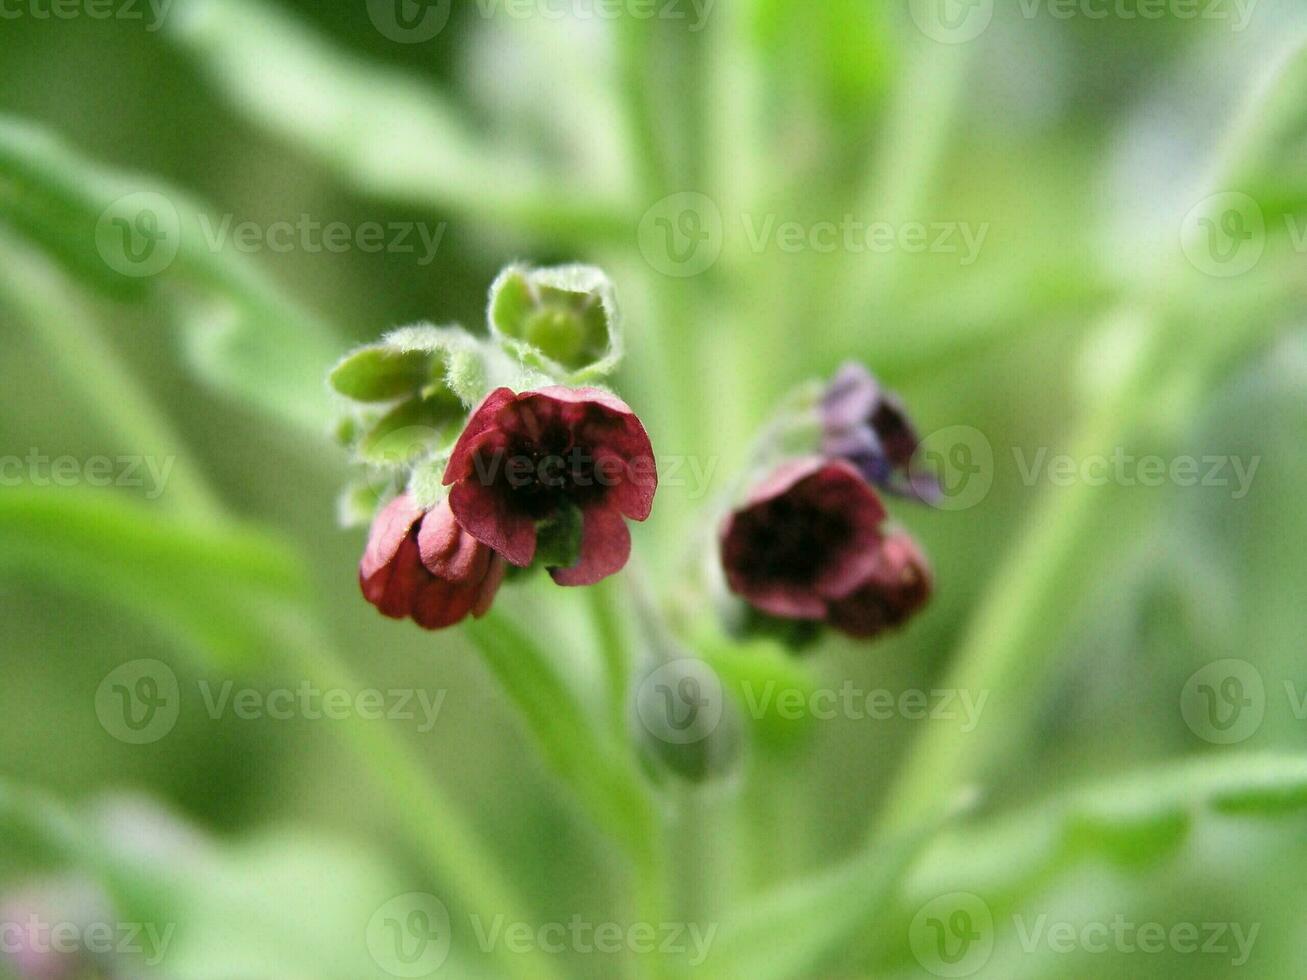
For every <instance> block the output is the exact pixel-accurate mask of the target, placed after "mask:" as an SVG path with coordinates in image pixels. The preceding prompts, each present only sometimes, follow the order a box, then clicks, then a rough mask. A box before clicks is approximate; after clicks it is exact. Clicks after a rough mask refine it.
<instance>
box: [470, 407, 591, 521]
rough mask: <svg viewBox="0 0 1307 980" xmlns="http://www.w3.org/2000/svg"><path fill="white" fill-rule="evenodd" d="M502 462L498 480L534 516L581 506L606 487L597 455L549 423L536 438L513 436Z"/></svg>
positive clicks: (517, 504)
mask: <svg viewBox="0 0 1307 980" xmlns="http://www.w3.org/2000/svg"><path fill="white" fill-rule="evenodd" d="M498 464H499V465H498V473H497V475H496V477H495V480H494V482H495V484H496V485H497V486H498V488H499V489H500V491H501V492H502V493H504V494H505V495H506V496H507V498H508V499H509V500H511V502H512V506H513V507H514V509H516V510H518V511H519V512H520V513H524V514H526V515H527V516H529V517H530V518H531V519H532V520H537V521H539V520H544V519H545V518H548V517H552V516H553V515H554V514H556V513H557V512H558V510H559V508H560V507H563V506H564V505H574V506H578V507H583V506H584V505H585V504H586V502H588V501H589V500H592V499H593V498H594V497H596V496H599V495H602V494H603V492H604V490H605V487H604V477H603V474H601V473H599V472H598V469H597V467H596V465H595V457H594V454H593V453H592V452H591V451H590V449H589V448H588V447H585V446H579V445H577V444H576V442H575V438H574V435H573V433H572V432H571V431H569V430H568V429H567V428H566V427H565V426H561V425H557V426H549V427H547V428H546V429H544V430H543V431H542V432H541V433H540V435H539V437H538V438H536V439H518V440H515V441H514V442H512V443H511V444H510V446H509V448H508V449H507V450H506V451H504V452H503V455H502V459H500V460H498Z"/></svg>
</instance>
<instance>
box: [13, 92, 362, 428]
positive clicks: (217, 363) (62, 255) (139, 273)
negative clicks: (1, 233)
mask: <svg viewBox="0 0 1307 980" xmlns="http://www.w3.org/2000/svg"><path fill="white" fill-rule="evenodd" d="M204 215H205V209H204V208H203V207H202V206H201V205H199V204H197V203H196V202H194V201H192V200H191V198H190V197H189V196H188V195H185V194H183V193H182V192H180V191H178V190H177V189H175V188H173V187H171V186H170V185H168V184H167V183H165V182H164V181H162V180H160V179H158V178H157V177H147V176H131V175H127V174H121V173H116V172H113V171H110V170H107V169H104V168H102V167H99V166H97V165H96V164H93V163H91V162H90V161H88V160H86V159H84V158H82V157H80V156H78V155H77V154H76V153H75V152H73V151H72V150H71V149H69V148H68V147H67V146H66V145H64V144H63V143H62V142H61V141H59V140H57V139H56V138H55V137H53V136H52V135H51V134H49V133H47V132H46V131H44V130H42V129H40V128H38V127H36V126H33V125H30V124H27V123H24V122H21V121H18V120H14V119H11V118H5V117H0V220H4V221H6V222H8V223H10V224H12V226H13V228H14V230H16V231H18V232H19V233H21V234H22V235H24V236H25V237H27V238H30V239H31V240H32V241H34V242H36V243H38V244H39V245H40V246H41V247H43V248H44V249H46V250H47V251H48V252H49V253H50V254H51V255H52V256H53V257H54V258H56V259H58V260H59V261H60V262H62V263H63V264H64V266H65V267H66V268H67V269H68V270H69V272H70V273H72V274H73V275H75V276H76V277H78V278H79V279H80V280H82V281H84V282H86V283H88V284H90V285H93V286H95V288H97V289H99V290H101V291H103V292H106V293H108V294H110V295H113V296H119V297H125V298H132V299H143V298H146V297H148V296H152V295H154V294H155V293H156V291H157V289H158V287H159V286H160V285H162V284H164V283H172V282H175V281H183V282H186V283H187V284H188V285H191V286H194V287H197V288H198V289H200V290H201V292H202V293H203V294H204V295H205V297H206V298H207V300H208V302H207V303H205V302H201V303H200V304H198V305H187V306H185V307H183V308H182V309H181V311H180V312H178V313H177V314H176V318H177V319H178V320H179V322H181V323H183V324H184V325H185V326H186V327H187V329H188V331H190V334H189V337H188V340H189V348H188V350H189V353H190V354H191V356H192V361H193V363H194V365H195V366H196V368H197V369H198V371H199V372H200V374H201V376H202V377H203V378H205V379H206V380H208V381H210V382H212V383H214V384H215V385H217V386H219V387H220V388H222V389H223V390H226V391H228V392H231V393H235V394H237V395H239V396H241V397H242V398H244V399H247V400H249V401H250V402H251V403H253V404H255V405H258V406H260V407H261V408H263V409H265V410H267V411H270V412H272V413H274V414H276V415H277V416H279V417H281V418H283V419H286V420H288V421H292V422H295V423H297V424H299V425H301V426H304V427H305V428H307V429H310V430H312V431H315V432H316V431H319V430H320V428H321V425H322V418H323V416H324V412H325V405H326V401H325V393H324V391H323V387H322V377H323V375H324V373H325V372H326V369H327V367H328V366H329V365H330V364H331V362H332V360H333V359H334V357H335V350H334V349H335V347H336V342H335V341H334V340H333V339H332V337H331V332H330V330H329V329H327V328H326V327H325V326H323V325H322V324H321V323H319V322H318V321H316V320H314V319H313V318H312V317H310V316H309V315H308V314H307V313H305V312H304V310H303V309H301V308H300V307H299V305H298V304H296V303H294V302H292V301H291V300H288V299H287V298H286V297H285V296H283V295H282V294H281V293H280V292H279V291H278V290H277V289H276V288H275V287H273V286H272V285H271V284H270V283H269V282H268V281H267V280H266V279H265V278H264V277H263V276H262V275H261V274H260V273H259V272H258V271H257V269H256V268H255V267H254V266H252V265H250V264H249V263H248V262H246V261H245V260H244V259H243V257H241V256H238V255H235V254H233V253H232V252H231V251H229V250H226V249H223V248H221V247H218V246H217V245H216V244H215V243H213V242H212V241H211V240H210V236H209V235H208V234H206V232H205V228H204V224H205V216H204Z"/></svg>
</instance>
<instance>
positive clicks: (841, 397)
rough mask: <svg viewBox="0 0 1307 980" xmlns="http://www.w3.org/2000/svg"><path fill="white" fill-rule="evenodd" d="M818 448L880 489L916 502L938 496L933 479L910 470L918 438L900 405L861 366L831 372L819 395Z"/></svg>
mask: <svg viewBox="0 0 1307 980" xmlns="http://www.w3.org/2000/svg"><path fill="white" fill-rule="evenodd" d="M821 419H822V452H823V453H825V454H826V455H827V456H830V457H833V458H835V459H845V460H848V461H849V462H850V463H852V464H853V465H854V466H855V467H857V469H858V472H859V473H861V474H862V475H863V477H865V478H866V479H867V480H869V481H870V482H872V483H874V484H876V486H878V487H880V488H881V489H883V490H888V491H890V492H891V493H895V494H900V495H903V496H914V497H918V498H920V499H922V500H933V499H936V498H937V497H938V496H939V492H940V491H939V484H938V483H937V482H936V480H935V479H934V477H932V476H930V475H929V474H926V473H921V472H917V471H915V467H914V465H913V457H914V456H915V455H916V453H917V449H918V448H919V447H920V445H921V439H920V437H919V436H918V435H917V430H916V428H915V427H914V426H913V424H912V421H911V420H910V419H909V418H908V414H907V411H906V410H905V409H904V407H903V403H902V402H901V401H900V400H899V398H898V396H897V395H895V394H894V393H893V392H889V391H886V390H885V389H883V388H882V387H881V386H880V384H879V382H877V381H876V378H875V377H874V376H873V375H872V373H871V372H870V371H868V370H867V369H866V368H865V367H863V366H862V365H861V364H857V363H855V362H852V361H850V362H849V363H847V364H845V365H844V366H843V367H841V368H840V369H839V371H838V372H836V374H835V377H834V378H833V379H832V380H831V383H830V384H829V385H828V386H827V388H826V392H825V394H824V395H823V396H822V404H821Z"/></svg>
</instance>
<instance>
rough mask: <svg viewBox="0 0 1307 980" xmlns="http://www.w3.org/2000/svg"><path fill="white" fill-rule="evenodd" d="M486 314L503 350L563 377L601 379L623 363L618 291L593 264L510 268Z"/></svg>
mask: <svg viewBox="0 0 1307 980" xmlns="http://www.w3.org/2000/svg"><path fill="white" fill-rule="evenodd" d="M488 316H489V320H490V331H491V334H492V335H493V336H494V337H496V338H497V339H498V340H499V342H500V343H501V344H502V345H503V346H504V349H505V350H507V351H508V352H509V353H511V354H512V355H513V356H514V357H516V358H518V359H519V360H521V361H522V362H523V363H524V364H527V365H529V366H532V367H536V368H539V369H540V370H542V371H545V372H547V373H549V374H551V375H553V376H554V377H555V378H557V379H558V380H559V381H565V382H570V383H578V382H581V381H588V380H594V379H600V378H603V377H606V376H607V375H609V374H611V373H612V372H613V371H615V370H616V369H617V365H618V364H619V363H620V362H621V359H622V351H623V348H622V327H621V316H620V313H619V311H618V308H617V295H616V291H615V290H614V288H613V284H612V282H611V281H609V279H608V277H607V276H606V275H604V273H603V272H602V271H601V270H599V269H596V268H594V267H593V266H585V265H567V266H558V267H555V268H548V269H528V268H527V267H525V266H509V267H508V268H507V269H505V270H504V271H503V272H501V273H500V274H499V277H498V278H497V279H496V280H495V282H494V285H492V286H491V287H490V306H489V312H488Z"/></svg>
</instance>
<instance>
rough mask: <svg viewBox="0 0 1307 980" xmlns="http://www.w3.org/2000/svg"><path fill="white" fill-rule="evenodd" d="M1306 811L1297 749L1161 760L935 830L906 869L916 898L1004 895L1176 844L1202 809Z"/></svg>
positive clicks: (1132, 861) (1015, 895)
mask: <svg viewBox="0 0 1307 980" xmlns="http://www.w3.org/2000/svg"><path fill="white" fill-rule="evenodd" d="M1304 811H1307V756H1303V755H1289V754H1277V753H1255V754H1242V753H1236V754H1229V755H1221V756H1218V757H1202V758H1196V759H1186V760H1182V761H1179V762H1172V763H1166V764H1162V765H1159V766H1155V767H1153V768H1150V769H1145V770H1143V771H1140V772H1136V773H1130V774H1127V775H1125V776H1117V777H1115V778H1110V779H1106V780H1103V781H1102V782H1099V783H1097V784H1094V785H1090V786H1085V787H1079V788H1076V789H1072V790H1069V791H1067V792H1064V793H1062V794H1059V795H1058V796H1055V797H1054V798H1052V799H1051V800H1049V801H1047V802H1045V803H1042V804H1039V805H1036V806H1034V807H1032V808H1029V809H1026V810H1021V811H1018V812H1016V813H1012V814H1008V815H1004V816H999V817H995V818H993V819H991V820H990V821H988V822H987V823H986V824H984V825H981V826H976V827H969V828H958V829H957V830H956V831H955V832H953V833H950V834H948V835H947V836H944V837H941V838H940V839H939V841H937V842H936V844H935V845H934V846H932V847H931V848H930V850H929V851H927V852H926V854H925V855H924V856H923V858H922V861H921V863H920V865H919V866H918V867H917V868H916V869H915V870H914V872H913V874H912V875H911V876H910V877H909V879H908V882H907V885H906V887H905V896H904V899H903V902H904V906H903V907H904V909H905V910H907V911H906V912H905V914H906V915H907V916H910V915H911V914H912V911H914V910H915V909H916V908H917V907H918V906H919V905H920V903H921V902H923V901H925V900H927V899H929V898H931V897H933V896H936V895H940V894H943V893H945V892H952V891H958V890H965V891H971V892H974V893H975V894H977V895H980V896H981V897H982V898H983V899H985V901H986V902H988V903H990V904H991V905H1000V904H1006V903H1014V902H1017V901H1019V900H1020V899H1021V897H1022V896H1023V895H1025V894H1027V893H1029V892H1030V891H1033V890H1035V889H1044V888H1047V887H1048V885H1049V882H1050V880H1051V879H1053V878H1054V877H1055V876H1057V875H1059V874H1063V873H1066V872H1067V871H1069V870H1070V869H1071V868H1073V867H1075V866H1076V865H1077V864H1079V863H1081V862H1084V861H1091V860H1103V861H1107V862H1110V863H1111V864H1113V865H1115V866H1117V867H1120V868H1122V869H1126V870H1129V869H1133V868H1136V867H1138V866H1140V865H1143V864H1146V863H1148V862H1151V861H1156V860H1159V859H1161V858H1164V857H1167V856H1169V855H1171V854H1173V853H1175V851H1176V850H1177V848H1179V847H1180V846H1181V845H1182V844H1183V843H1184V841H1185V839H1186V838H1187V836H1188V832H1189V830H1190V829H1191V828H1192V827H1193V826H1194V824H1195V823H1196V822H1197V821H1198V820H1199V819H1200V818H1201V817H1202V816H1203V815H1205V814H1206V815H1219V816H1226V817H1239V818H1247V817H1251V816H1256V817H1262V818H1267V819H1270V818H1275V817H1281V816H1286V815H1292V814H1300V813H1303V812H1304Z"/></svg>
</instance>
